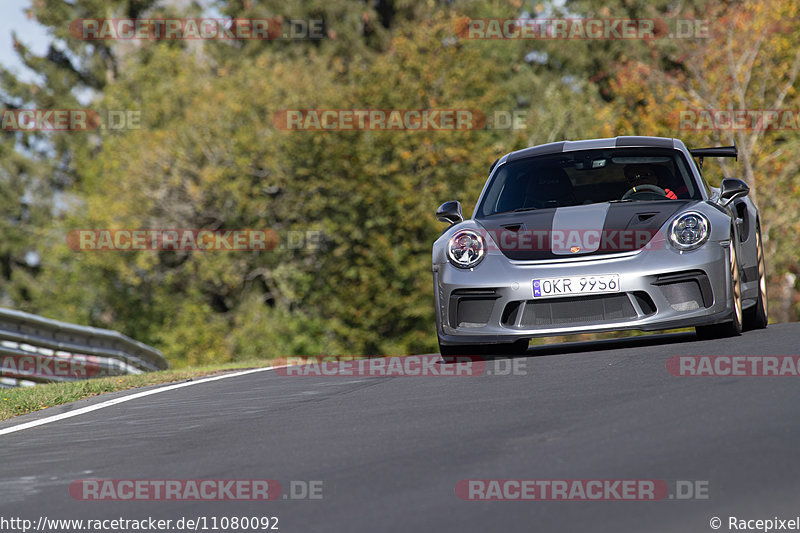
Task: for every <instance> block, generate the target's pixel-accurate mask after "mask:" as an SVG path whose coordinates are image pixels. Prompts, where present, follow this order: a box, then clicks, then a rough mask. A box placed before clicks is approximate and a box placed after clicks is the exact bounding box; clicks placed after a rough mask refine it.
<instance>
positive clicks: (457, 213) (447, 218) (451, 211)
mask: <svg viewBox="0 0 800 533" xmlns="http://www.w3.org/2000/svg"><path fill="white" fill-rule="evenodd" d="M436 220H439V221H441V222H448V223H449V224H451V225H452V224H458V223H459V222H461V221H462V220H464V215H462V214H461V202H456V201H452V200H451V201H449V202H445V203H443V204H442V205H440V206H439V209H437V210H436Z"/></svg>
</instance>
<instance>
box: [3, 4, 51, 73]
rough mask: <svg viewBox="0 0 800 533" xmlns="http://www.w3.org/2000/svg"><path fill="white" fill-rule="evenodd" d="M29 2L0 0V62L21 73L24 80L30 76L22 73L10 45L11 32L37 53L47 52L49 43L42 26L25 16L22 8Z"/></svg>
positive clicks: (21, 68)
mask: <svg viewBox="0 0 800 533" xmlns="http://www.w3.org/2000/svg"><path fill="white" fill-rule="evenodd" d="M30 2H31V0H0V64H2V65H3V66H4V67H6V68H8V69H10V70H12V71H14V72H15V73H17V74H22V78H23V79H24V80H26V81H29V80H30V79H32V76H31V75H30V74H25V73H24V71H25V67H24V66H23V65H22V63H21V62H20V61H19V58H18V57H17V54H16V52H15V51H14V46H13V45H12V40H11V32H16V33H17V38H18V39H19V40H20V41H22V42H23V43H24V44H25V45H27V46H28V47H30V48H31V50H32V51H33V53H35V54H37V55H42V54H44V53H45V52H47V45H48V43H49V40H48V36H47V31H46V30H45V29H44V27H43V26H41V25H39V24H38V23H36V22H35V21H32V20H29V19H28V18H27V17H26V16H25V13H24V10H25V8H26V7H28V5H29V4H30Z"/></svg>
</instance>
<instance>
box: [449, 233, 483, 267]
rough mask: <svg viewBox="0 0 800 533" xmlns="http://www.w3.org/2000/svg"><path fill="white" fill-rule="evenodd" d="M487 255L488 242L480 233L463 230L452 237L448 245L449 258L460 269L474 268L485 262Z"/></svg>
mask: <svg viewBox="0 0 800 533" xmlns="http://www.w3.org/2000/svg"><path fill="white" fill-rule="evenodd" d="M485 254H486V241H485V240H484V239H483V237H482V236H481V234H480V233H478V232H476V231H472V230H461V231H459V232H457V233H456V234H455V235H453V236H452V237H450V242H449V243H447V257H448V258H449V259H450V262H451V263H453V265H455V266H457V267H458V268H472V267H474V266H475V265H477V264H478V263H480V262H481V261H482V260H483V256H484V255H485Z"/></svg>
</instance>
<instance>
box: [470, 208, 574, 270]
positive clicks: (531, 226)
mask: <svg viewBox="0 0 800 533" xmlns="http://www.w3.org/2000/svg"><path fill="white" fill-rule="evenodd" d="M555 215H556V209H555V208H551V209H537V210H535V211H526V212H524V213H507V214H500V215H493V216H491V217H487V218H482V219H479V220H477V222H479V223H480V224H481V225H482V226H483V227H484V228H486V230H487V231H489V232H490V233H491V237H492V239H493V240H494V241H495V244H496V245H497V246H498V247H499V248H500V251H501V252H503V255H505V256H506V257H508V258H509V259H513V260H515V261H535V260H539V259H552V258H554V257H558V256H556V255H554V254H553V253H552V252H551V251H550V246H549V242H548V245H547V246H544V247H539V246H533V247H530V246H528V247H520V246H515V245H514V244H513V243H515V242H516V237H515V236H516V235H517V234H519V232H522V231H535V232H539V231H543V232H547V233H548V234H549V233H550V232H551V231H552V230H553V217H555ZM516 226H519V229H518V230H517V231H512V230H509V229H507V228H508V227H512V228H513V227H516ZM504 232H509V235H508V241H509V242H510V243H512V244H511V245H510V246H504V245H503V239H502V236H503V233H504ZM531 248H533V249H531Z"/></svg>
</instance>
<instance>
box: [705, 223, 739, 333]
mask: <svg viewBox="0 0 800 533" xmlns="http://www.w3.org/2000/svg"><path fill="white" fill-rule="evenodd" d="M734 239H735V234H734V233H733V231H731V243H730V245H729V248H728V249H729V250H730V273H731V295H732V297H733V312H732V313H731V320H729V321H728V322H724V323H722V324H713V325H711V326H696V327H695V328H694V329H695V331H696V332H697V336H698V337H700V338H701V339H718V338H721V337H737V336H739V335H741V334H742V321H743V320H742V281H741V277H740V276H739V262H738V258H737V257H736V245H735V244H734Z"/></svg>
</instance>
